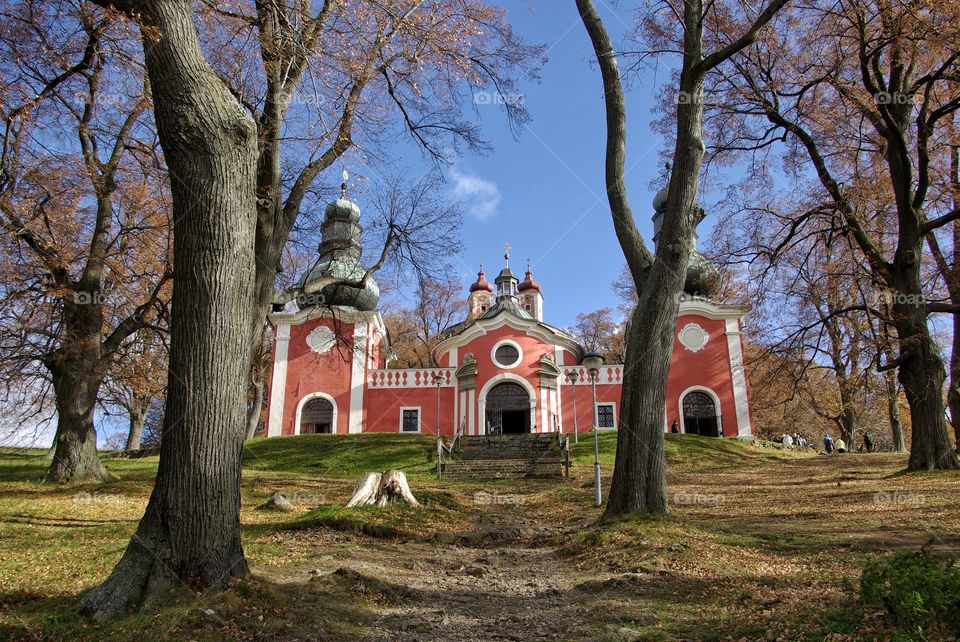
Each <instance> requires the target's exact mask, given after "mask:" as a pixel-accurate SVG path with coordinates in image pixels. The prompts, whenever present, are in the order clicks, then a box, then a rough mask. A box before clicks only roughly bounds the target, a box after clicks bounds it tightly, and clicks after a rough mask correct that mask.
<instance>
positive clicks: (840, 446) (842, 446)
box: [837, 437, 847, 453]
mask: <svg viewBox="0 0 960 642" xmlns="http://www.w3.org/2000/svg"><path fill="white" fill-rule="evenodd" d="M837 452H838V453H845V452H847V444H846V442H844V441H843V437H837Z"/></svg>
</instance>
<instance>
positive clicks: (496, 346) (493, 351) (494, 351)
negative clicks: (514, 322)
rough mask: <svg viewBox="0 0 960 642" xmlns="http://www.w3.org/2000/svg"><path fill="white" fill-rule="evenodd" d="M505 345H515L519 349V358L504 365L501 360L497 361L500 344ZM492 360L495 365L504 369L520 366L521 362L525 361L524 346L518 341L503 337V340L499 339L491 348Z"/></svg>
mask: <svg viewBox="0 0 960 642" xmlns="http://www.w3.org/2000/svg"><path fill="white" fill-rule="evenodd" d="M505 345H507V346H513V347H514V348H516V349H517V360H516V361H514V362H513V363H511V364H509V365H504V364H502V363H500V362H499V361H497V350H498V349H499V348H500V346H505ZM490 361H492V362H493V365H494V366H496V367H497V368H503V369H504V370H513V369H514V368H516V367H517V366H519V365H520V364H521V363H523V348H521V347H520V344H519V343H517V342H516V341H511V340H510V339H503V340H501V341H497V342H496V343H495V344H493V349H491V350H490Z"/></svg>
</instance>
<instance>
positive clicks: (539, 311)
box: [517, 263, 543, 321]
mask: <svg viewBox="0 0 960 642" xmlns="http://www.w3.org/2000/svg"><path fill="white" fill-rule="evenodd" d="M517 292H519V293H520V307H521V308H523V310H524V312H526V313H527V314H529V315H530V316H532V317H533V318H534V319H536V320H537V321H543V294H541V293H540V283H538V282H537V281H534V280H533V271H532V270H531V269H530V263H527V273H526V276H525V278H524V279H523V283H521V284H520V286H519V287H518V288H517Z"/></svg>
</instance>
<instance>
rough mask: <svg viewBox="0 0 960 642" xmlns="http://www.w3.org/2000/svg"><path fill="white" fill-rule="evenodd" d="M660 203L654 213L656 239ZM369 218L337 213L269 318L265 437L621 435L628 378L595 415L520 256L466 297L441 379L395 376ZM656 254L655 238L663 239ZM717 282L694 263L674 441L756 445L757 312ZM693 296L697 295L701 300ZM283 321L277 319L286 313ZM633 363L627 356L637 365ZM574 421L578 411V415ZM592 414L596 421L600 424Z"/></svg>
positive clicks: (601, 400)
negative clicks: (748, 348)
mask: <svg viewBox="0 0 960 642" xmlns="http://www.w3.org/2000/svg"><path fill="white" fill-rule="evenodd" d="M663 201H664V198H663V195H662V194H658V197H657V199H655V201H654V207H655V209H656V210H657V215H655V216H654V222H655V230H656V232H658V231H659V219H658V217H659V215H660V213H661V212H662V209H663V206H664V204H665V203H664V202H663ZM359 219H360V211H359V208H357V206H356V205H355V204H354V203H352V202H351V201H349V200H347V199H346V198H344V197H341V198H340V199H337V200H336V201H334V202H332V203H330V205H328V206H327V209H326V216H325V220H324V223H323V225H322V228H321V231H322V236H323V240H322V242H321V244H320V257H319V259H318V260H317V262H316V263H315V264H314V266H313V267H312V268H311V269H310V270H309V271H308V272H307V274H306V275H304V277H303V279H302V281H301V282H300V286H299V289H298V295H297V304H298V307H299V309H297V310H295V311H287V310H289V309H290V308H291V307H293V306H292V304H287V307H286V308H285V309H284V311H278V312H275V313H273V314H271V315H270V322H271V323H272V325H273V327H274V339H275V342H274V351H273V371H272V374H271V377H270V382H269V400H268V409H267V435H268V436H270V437H274V436H281V435H299V434H310V433H336V434H352V433H361V432H406V433H421V432H425V433H431V434H432V433H435V432H436V431H437V430H438V429H439V432H440V434H443V435H451V434H453V433H454V431H455V430H457V429H461V430H462V431H463V432H465V433H466V434H468V435H482V434H498V433H504V434H506V433H527V432H550V431H554V430H560V431H562V432H564V433H570V432H572V431H573V430H574V429H576V430H578V431H581V432H585V431H589V430H591V428H592V426H593V424H594V421H596V422H597V424H598V426H599V428H601V429H616V428H617V426H618V422H619V418H620V394H621V386H622V382H623V365H622V364H615V363H614V364H605V365H603V366H602V367H601V368H600V370H599V372H598V373H597V381H596V401H597V406H596V409H594V408H593V396H592V390H591V387H592V386H591V384H592V382H591V378H590V374H589V373H588V372H587V370H586V369H585V368H584V367H583V366H582V365H581V362H582V359H583V357H584V354H585V350H584V347H583V346H581V345H580V344H579V343H578V342H577V341H576V340H575V339H574V338H573V337H572V336H571V335H570V334H569V333H567V332H565V331H563V330H562V329H560V328H557V327H555V326H552V325H550V324H548V323H546V322H545V321H544V296H543V291H542V290H541V287H540V284H539V283H537V282H536V281H535V280H534V278H533V274H532V273H531V271H530V269H529V268H528V269H527V271H526V274H525V278H524V279H523V280H522V281H521V280H520V279H519V278H518V277H517V276H516V275H515V274H514V273H513V271H512V270H511V268H510V265H509V254H506V255H505V257H504V261H505V264H504V267H503V269H502V270H501V271H500V273H499V274H498V275H497V276H496V278H495V279H494V281H493V283H492V284H491V283H490V282H488V281H487V279H486V276H485V274H484V272H483V270H482V269H481V271H480V273H479V274H478V275H477V280H476V282H474V283H473V284H472V285H471V286H470V289H469V292H468V293H466V297H467V304H468V306H467V307H468V314H467V318H466V319H465V320H463V321H462V322H460V323H457V324H455V325H453V326H451V327H450V328H448V329H446V330H445V331H444V332H443V333H442V336H441V337H440V341H439V343H438V344H437V346H436V347H435V349H434V353H433V357H434V361H435V363H437V364H438V366H437V367H435V368H416V369H408V368H406V369H395V368H390V367H389V363H390V358H391V348H390V337H389V335H388V332H387V330H386V328H385V326H384V323H383V318H382V317H381V315H380V313H379V312H378V311H377V310H376V305H377V302H378V299H379V289H378V287H377V285H376V282H375V280H374V279H372V278H366V279H364V278H363V276H364V270H363V268H362V267H361V265H360V244H359V239H360V224H359ZM654 239H655V240H656V236H655V237H654ZM715 275H716V273H715V271H712V268H710V267H709V265H708V264H707V263H706V261H705V259H704V258H703V257H702V255H700V254H699V253H696V252H694V256H693V257H692V258H691V264H690V268H689V269H688V276H687V284H686V286H685V294H684V296H683V297H682V300H681V303H680V311H679V316H678V318H677V326H676V332H675V334H674V346H673V356H672V360H671V365H670V374H669V380H668V383H667V408H666V413H665V415H664V418H663V426H664V430H665V431H669V430H671V429H674V424H676V426H675V429H676V430H677V431H679V432H683V433H694V434H700V435H707V436H715V437H721V436H722V437H740V438H748V439H749V438H752V437H753V421H752V418H751V412H750V393H749V389H748V386H747V378H746V375H745V373H744V368H743V343H742V338H741V324H742V321H743V318H744V315H745V314H746V312H747V310H746V308H743V307H740V306H733V305H725V304H723V303H720V302H717V301H714V300H713V299H712V298H710V297H709V296H704V295H702V293H703V292H712V291H715V290H716V287H715V278H712V277H715ZM694 293H697V294H696V295H694ZM278 307H279V306H278ZM627 358H628V359H629V358H630V357H629V355H627ZM575 409H576V410H575ZM594 410H595V411H596V412H595V414H594Z"/></svg>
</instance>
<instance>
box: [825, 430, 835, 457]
mask: <svg viewBox="0 0 960 642" xmlns="http://www.w3.org/2000/svg"><path fill="white" fill-rule="evenodd" d="M823 450H824V451H825V452H826V453H827V454H828V455H832V454H833V437H831V436H830V433H828V432H825V433H823Z"/></svg>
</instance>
